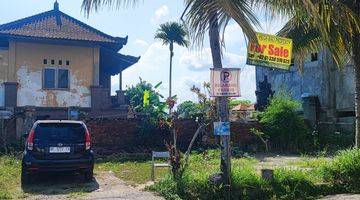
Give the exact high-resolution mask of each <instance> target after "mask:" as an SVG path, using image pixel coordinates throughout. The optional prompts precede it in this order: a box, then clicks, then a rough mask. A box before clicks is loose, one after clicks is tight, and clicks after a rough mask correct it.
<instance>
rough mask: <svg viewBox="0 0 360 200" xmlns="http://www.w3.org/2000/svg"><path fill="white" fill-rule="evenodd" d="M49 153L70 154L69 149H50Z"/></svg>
mask: <svg viewBox="0 0 360 200" xmlns="http://www.w3.org/2000/svg"><path fill="white" fill-rule="evenodd" d="M49 152H50V153H70V147H50V150H49Z"/></svg>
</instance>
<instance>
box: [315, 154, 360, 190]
mask: <svg viewBox="0 0 360 200" xmlns="http://www.w3.org/2000/svg"><path fill="white" fill-rule="evenodd" d="M322 171H323V174H324V178H325V180H327V181H330V182H331V183H333V184H335V185H340V186H341V187H343V188H344V189H345V190H347V191H350V192H360V149H349V150H343V151H340V152H339V153H338V154H337V155H336V156H335V157H334V159H333V161H332V162H330V163H329V164H327V165H324V166H323V169H322Z"/></svg>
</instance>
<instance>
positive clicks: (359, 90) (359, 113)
mask: <svg viewBox="0 0 360 200" xmlns="http://www.w3.org/2000/svg"><path fill="white" fill-rule="evenodd" d="M352 8H353V11H354V12H355V13H356V15H357V16H359V15H360V1H359V0H355V1H353V6H352ZM352 50H353V60H354V68H355V147H356V148H360V33H357V34H355V36H354V37H353V48H352Z"/></svg>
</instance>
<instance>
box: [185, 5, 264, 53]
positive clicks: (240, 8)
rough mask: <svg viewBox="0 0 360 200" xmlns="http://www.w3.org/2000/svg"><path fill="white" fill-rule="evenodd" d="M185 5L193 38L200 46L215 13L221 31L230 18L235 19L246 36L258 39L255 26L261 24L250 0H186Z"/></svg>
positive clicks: (187, 23) (186, 16) (187, 22)
mask: <svg viewBox="0 0 360 200" xmlns="http://www.w3.org/2000/svg"><path fill="white" fill-rule="evenodd" d="M185 5H186V7H187V8H188V10H187V11H186V12H185V14H184V16H185V23H186V25H187V26H188V27H189V32H190V36H191V39H192V40H193V41H194V43H195V44H196V45H198V46H202V44H203V40H204V37H205V35H206V33H207V31H208V29H209V24H210V22H211V20H213V17H214V15H216V17H217V19H218V22H219V31H222V32H223V31H224V30H225V27H226V25H227V24H228V22H229V20H231V19H233V20H235V21H236V22H237V23H238V24H239V26H240V27H241V29H242V30H243V32H244V34H245V35H246V37H248V38H249V39H250V40H252V41H256V40H257V38H256V34H255V31H254V28H253V26H260V25H259V22H258V20H257V18H256V17H255V14H254V13H253V12H252V10H251V6H250V1H248V0H185ZM239 37H240V36H239Z"/></svg>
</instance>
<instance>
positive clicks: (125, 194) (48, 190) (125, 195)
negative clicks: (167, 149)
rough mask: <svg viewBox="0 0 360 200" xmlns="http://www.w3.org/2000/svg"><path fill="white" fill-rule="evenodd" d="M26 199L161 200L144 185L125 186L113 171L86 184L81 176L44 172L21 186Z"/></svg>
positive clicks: (100, 175)
mask: <svg viewBox="0 0 360 200" xmlns="http://www.w3.org/2000/svg"><path fill="white" fill-rule="evenodd" d="M23 190H24V192H25V199H29V200H43V199H44V200H58V199H60V200H61V199H94V200H95V199H96V200H98V199H100V200H101V199H106V200H112V199H124V200H126V199H129V200H130V199H132V200H133V199H134V200H162V199H163V198H162V197H159V196H156V195H155V194H153V193H151V192H147V191H144V190H143V188H141V187H138V188H134V187H131V186H128V185H126V184H125V183H124V182H123V181H121V180H120V179H118V178H117V177H115V175H114V174H113V173H112V172H100V173H98V174H96V175H95V178H94V180H93V181H92V182H90V183H85V182H84V180H83V179H82V177H79V176H73V175H71V174H69V175H61V176H59V175H56V174H55V175H54V174H53V175H46V176H45V175H44V176H40V177H38V178H37V180H36V182H35V184H34V185H33V186H31V187H30V188H24V189H23Z"/></svg>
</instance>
